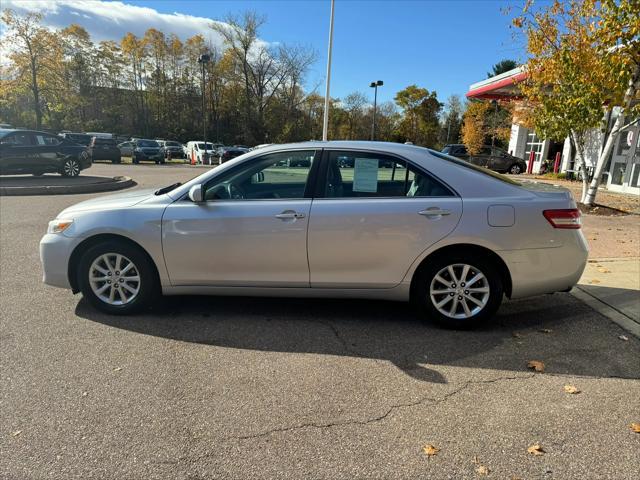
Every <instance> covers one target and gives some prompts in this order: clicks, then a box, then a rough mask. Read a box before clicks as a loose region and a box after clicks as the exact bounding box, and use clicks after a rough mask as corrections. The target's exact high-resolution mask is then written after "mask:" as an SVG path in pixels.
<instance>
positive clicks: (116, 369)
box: [113, 367, 122, 372]
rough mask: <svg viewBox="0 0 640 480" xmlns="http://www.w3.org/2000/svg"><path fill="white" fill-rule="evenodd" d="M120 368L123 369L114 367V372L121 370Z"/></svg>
mask: <svg viewBox="0 0 640 480" xmlns="http://www.w3.org/2000/svg"><path fill="white" fill-rule="evenodd" d="M120 370H122V367H116V368H114V369H113V371H114V372H119V371H120Z"/></svg>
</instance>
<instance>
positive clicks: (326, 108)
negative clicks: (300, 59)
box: [322, 0, 336, 142]
mask: <svg viewBox="0 0 640 480" xmlns="http://www.w3.org/2000/svg"><path fill="white" fill-rule="evenodd" d="M335 3H336V2H335V0H331V18H330V20H329V53H328V55H327V88H326V90H325V93H324V119H323V122H322V140H323V141H324V142H326V141H327V132H328V130H329V95H330V93H329V92H330V89H329V85H330V83H331V50H332V48H333V8H334V6H335Z"/></svg>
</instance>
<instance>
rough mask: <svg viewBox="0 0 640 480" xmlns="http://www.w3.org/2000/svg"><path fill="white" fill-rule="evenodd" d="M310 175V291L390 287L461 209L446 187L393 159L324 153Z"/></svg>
mask: <svg viewBox="0 0 640 480" xmlns="http://www.w3.org/2000/svg"><path fill="white" fill-rule="evenodd" d="M318 176H319V179H318V182H319V184H318V190H317V197H316V198H314V200H313V204H312V206H311V218H310V222H309V238H308V250H309V252H308V255H309V270H310V275H311V287H312V288H391V287H393V286H395V285H397V284H399V283H400V282H401V281H402V279H403V278H404V276H405V274H406V272H407V271H408V270H409V267H410V266H411V264H412V263H413V262H414V261H415V260H416V258H417V257H418V256H419V255H420V254H421V253H422V252H423V251H424V250H425V249H427V248H428V247H429V246H431V245H433V244H434V243H436V242H437V241H439V240H440V239H442V238H444V237H446V236H447V235H448V234H449V233H450V232H451V231H453V229H454V228H455V226H456V225H457V223H458V221H459V219H460V216H461V214H462V201H461V199H460V198H459V197H458V196H456V195H455V193H454V192H453V191H452V190H451V189H449V188H448V187H446V186H445V185H444V184H443V183H442V182H440V181H438V180H437V179H435V178H434V177H433V176H432V175H430V174H429V173H428V172H425V171H424V170H422V169H420V168H418V167H417V166H414V165H412V164H410V163H408V162H407V161H406V160H404V159H400V158H397V157H392V156H388V155H385V154H379V153H372V152H364V151H353V150H342V151H338V150H331V151H325V154H324V155H323V163H322V168H321V169H320V171H319V173H318Z"/></svg>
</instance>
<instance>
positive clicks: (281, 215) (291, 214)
mask: <svg viewBox="0 0 640 480" xmlns="http://www.w3.org/2000/svg"><path fill="white" fill-rule="evenodd" d="M304 217H305V214H304V213H298V212H282V213H278V214H277V215H276V218H279V219H280V220H291V219H293V218H304Z"/></svg>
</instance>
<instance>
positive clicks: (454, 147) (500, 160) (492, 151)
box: [442, 143, 527, 175]
mask: <svg viewBox="0 0 640 480" xmlns="http://www.w3.org/2000/svg"><path fill="white" fill-rule="evenodd" d="M442 153H446V154H447V155H451V156H453V157H458V158H460V159H462V160H465V161H467V162H469V163H472V164H473V165H477V166H478V167H485V168H488V169H490V170H494V171H496V172H500V173H512V174H514V175H517V174H519V173H522V172H525V171H526V170H527V164H526V163H525V161H524V160H523V159H521V158H518V157H514V156H513V155H511V154H510V153H507V152H505V151H504V150H503V149H501V148H498V147H492V146H491V145H485V146H483V147H482V148H481V149H480V152H478V153H477V154H475V155H469V152H468V151H467V147H466V146H465V145H463V144H461V143H456V144H450V145H445V147H444V148H443V149H442Z"/></svg>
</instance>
